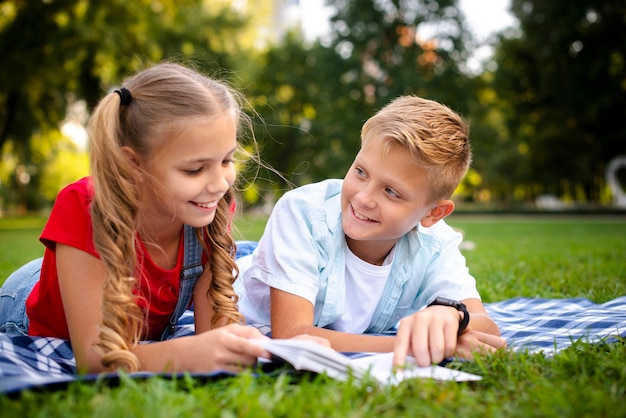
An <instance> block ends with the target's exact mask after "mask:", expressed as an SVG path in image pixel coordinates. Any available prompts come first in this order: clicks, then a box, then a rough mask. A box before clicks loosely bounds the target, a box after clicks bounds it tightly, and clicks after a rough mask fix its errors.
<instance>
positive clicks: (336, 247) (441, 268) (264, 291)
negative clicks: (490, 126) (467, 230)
mask: <svg viewBox="0 0 626 418" xmlns="http://www.w3.org/2000/svg"><path fill="white" fill-rule="evenodd" d="M342 182H343V180H335V179H331V180H325V181H322V182H319V183H314V184H309V185H306V186H302V187H299V188H297V189H294V190H291V191H289V192H287V193H285V194H284V195H283V196H282V198H281V199H279V200H278V202H277V203H276V206H275V207H274V210H273V211H272V214H271V216H270V218H269V220H268V222H267V225H266V228H265V232H264V233H263V236H262V238H261V240H260V241H259V245H258V247H257V248H256V250H255V251H254V253H253V254H252V255H250V256H247V257H244V259H240V260H241V263H240V266H241V267H242V270H243V271H242V272H241V274H240V276H239V279H237V281H236V282H235V284H234V286H235V292H236V293H237V294H238V295H239V297H240V299H239V310H240V311H241V313H242V314H243V315H244V317H245V318H246V320H247V322H248V323H252V324H257V325H270V296H269V290H270V287H274V288H276V289H280V290H283V291H285V292H288V293H292V294H294V295H297V296H300V297H302V298H304V299H306V300H308V301H309V302H311V303H312V304H313V306H314V311H315V316H314V325H315V326H318V327H326V326H328V325H329V324H332V323H333V322H335V321H337V320H338V319H339V318H340V317H341V315H342V314H343V312H344V303H345V300H346V294H345V281H344V276H345V254H346V250H347V246H346V240H345V235H344V233H343V230H342V228H341V185H342ZM461 239H462V236H461V234H460V233H458V232H456V231H455V230H454V229H452V228H451V227H450V226H449V225H447V224H446V223H445V222H444V221H443V220H441V221H439V222H437V223H436V224H435V225H433V226H431V227H429V228H424V227H422V226H421V225H420V226H418V227H416V228H414V229H413V230H411V231H410V232H409V233H407V234H406V235H404V236H403V237H402V238H400V240H398V242H397V243H396V250H395V256H394V259H393V263H392V267H391V272H390V274H389V278H388V279H387V282H386V284H385V288H384V290H383V293H382V297H381V298H380V300H379V302H378V305H377V307H376V310H375V312H374V316H373V317H372V321H371V323H370V325H369V327H368V328H367V329H366V331H365V332H366V333H383V332H385V331H389V330H391V329H393V328H394V327H395V326H396V324H397V323H398V321H399V320H400V319H401V318H403V317H404V316H407V315H409V314H411V313H413V312H416V311H418V310H420V309H421V308H423V307H424V306H426V305H427V304H428V303H430V302H431V301H432V300H434V299H435V297H437V296H442V297H446V298H450V299H455V300H462V299H468V298H476V299H480V295H479V294H478V291H477V290H476V281H475V280H474V278H473V277H472V276H471V275H470V274H469V271H468V268H467V266H466V263H465V257H463V255H462V254H461V252H460V250H459V244H460V242H461ZM248 257H251V258H250V259H247V260H246V258H248ZM350 297H354V298H358V297H359V295H358V294H355V295H350Z"/></svg>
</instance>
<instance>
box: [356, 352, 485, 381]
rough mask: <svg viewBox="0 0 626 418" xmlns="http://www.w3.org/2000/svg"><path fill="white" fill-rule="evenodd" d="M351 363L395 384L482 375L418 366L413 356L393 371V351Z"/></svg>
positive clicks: (472, 378) (460, 379) (456, 379)
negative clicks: (410, 380)
mask: <svg viewBox="0 0 626 418" xmlns="http://www.w3.org/2000/svg"><path fill="white" fill-rule="evenodd" d="M351 363H352V364H353V365H357V366H358V367H359V368H361V369H364V370H369V371H370V373H371V375H372V376H373V377H374V378H376V380H378V381H379V382H381V383H384V384H389V385H397V384H398V383H400V382H401V381H403V380H405V379H413V378H431V379H435V380H454V381H457V382H466V381H475V380H481V379H482V377H480V376H478V375H475V374H471V373H467V372H463V371H460V370H452V369H448V368H446V367H441V366H428V367H418V366H417V364H416V362H415V359H414V358H413V357H407V365H406V368H403V369H401V370H399V371H398V372H396V373H394V372H393V366H392V365H393V353H382V354H372V355H369V356H364V357H360V358H357V359H354V360H351Z"/></svg>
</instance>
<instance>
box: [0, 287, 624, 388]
mask: <svg viewBox="0 0 626 418" xmlns="http://www.w3.org/2000/svg"><path fill="white" fill-rule="evenodd" d="M485 307H486V309H487V311H488V312H489V315H490V316H491V317H492V318H493V319H494V320H495V322H496V323H497V324H498V326H499V327H500V331H501V333H502V337H504V338H505V339H506V340H507V342H508V344H509V347H510V348H511V349H513V350H517V351H523V350H527V351H529V352H544V353H546V354H548V355H550V354H554V353H556V352H558V351H560V350H562V349H564V348H567V347H569V346H570V345H571V344H572V343H573V342H574V341H578V340H582V341H584V342H588V343H597V342H601V341H606V342H611V341H614V340H615V337H618V336H620V337H626V296H623V297H619V298H617V299H614V300H611V301H609V302H606V303H603V304H595V303H593V302H591V301H589V300H588V299H582V298H577V299H536V298H534V299H531V298H515V299H509V300H505V301H502V302H496V303H490V304H486V305H485ZM193 332H194V328H193V312H192V311H189V310H188V311H186V312H185V313H184V314H183V316H182V317H181V319H180V321H179V323H178V326H177V328H176V331H175V333H174V336H175V337H181V336H185V335H191V334H193ZM75 378H76V364H75V360H74V354H73V353H72V349H71V346H70V344H69V341H67V340H61V339H57V338H44V337H25V336H18V335H7V334H1V333H0V393H8V392H12V391H16V390H20V389H23V388H27V387H36V386H38V385H43V384H47V383H48V384H49V383H55V382H68V381H71V380H73V379H75Z"/></svg>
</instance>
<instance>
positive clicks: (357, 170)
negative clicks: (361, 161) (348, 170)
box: [355, 167, 365, 176]
mask: <svg viewBox="0 0 626 418" xmlns="http://www.w3.org/2000/svg"><path fill="white" fill-rule="evenodd" d="M355 170H356V174H357V175H358V176H364V175H365V171H363V169H362V168H359V167H356V168H355Z"/></svg>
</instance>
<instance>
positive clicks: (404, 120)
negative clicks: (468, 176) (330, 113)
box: [361, 95, 472, 202]
mask: <svg viewBox="0 0 626 418" xmlns="http://www.w3.org/2000/svg"><path fill="white" fill-rule="evenodd" d="M379 137H380V138H383V139H384V140H385V141H387V144H388V145H391V144H398V145H400V146H402V147H404V148H405V149H407V150H408V151H409V153H410V156H411V158H412V159H413V160H414V161H415V163H416V164H418V165H419V166H420V167H421V168H423V169H424V170H426V172H427V175H428V183H429V185H430V192H431V195H430V198H431V201H433V202H434V201H438V200H440V199H447V198H449V197H450V196H452V193H453V192H454V190H455V189H456V187H457V186H458V184H459V183H460V181H461V180H462V179H463V177H464V176H465V173H467V170H468V168H469V165H470V162H471V159H472V152H471V148H470V142H469V127H468V125H467V123H466V122H465V121H464V120H463V118H462V117H461V116H459V115H458V114H457V113H456V112H454V111H453V110H451V109H450V108H449V107H447V106H445V105H443V104H441V103H438V102H436V101H433V100H428V99H423V98H421V97H417V96H410V95H409V96H400V97H398V98H396V99H394V100H393V101H391V102H390V103H389V104H388V105H386V106H385V107H383V108H382V109H381V110H379V111H378V112H377V113H376V114H375V115H374V116H372V117H371V118H370V119H368V120H367V121H366V122H365V124H364V125H363V129H362V130H361V146H365V145H366V144H367V143H368V142H369V141H370V140H372V139H373V138H379Z"/></svg>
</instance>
